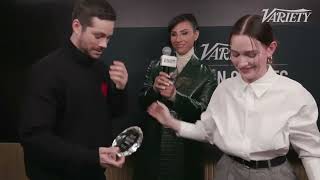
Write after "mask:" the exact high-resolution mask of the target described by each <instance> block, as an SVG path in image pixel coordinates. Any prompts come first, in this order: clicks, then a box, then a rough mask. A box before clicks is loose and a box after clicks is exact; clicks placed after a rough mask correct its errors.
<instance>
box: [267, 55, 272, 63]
mask: <svg viewBox="0 0 320 180" xmlns="http://www.w3.org/2000/svg"><path fill="white" fill-rule="evenodd" d="M267 63H268V64H272V56H270V57H267Z"/></svg>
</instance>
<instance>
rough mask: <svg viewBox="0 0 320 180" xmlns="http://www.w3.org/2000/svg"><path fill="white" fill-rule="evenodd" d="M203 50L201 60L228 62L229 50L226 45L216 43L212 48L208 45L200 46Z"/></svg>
mask: <svg viewBox="0 0 320 180" xmlns="http://www.w3.org/2000/svg"><path fill="white" fill-rule="evenodd" d="M201 47H202V48H204V49H203V51H202V56H201V60H219V61H220V60H225V61H227V60H230V49H229V45H228V44H223V43H216V44H215V45H213V46H212V47H210V44H209V43H207V44H202V45H201Z"/></svg>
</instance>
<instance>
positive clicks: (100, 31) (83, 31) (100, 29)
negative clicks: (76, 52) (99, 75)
mask: <svg viewBox="0 0 320 180" xmlns="http://www.w3.org/2000/svg"><path fill="white" fill-rule="evenodd" d="M113 29H114V21H110V20H101V19H99V18H97V17H93V18H92V19H91V25H90V26H87V27H85V28H84V27H83V26H81V25H80V27H79V29H78V30H79V31H78V33H77V36H76V38H77V47H78V48H79V49H80V50H81V51H82V52H84V53H85V54H87V55H88V56H90V57H91V58H93V59H98V58H100V56H101V55H102V53H103V50H104V49H105V48H107V45H108V43H109V40H110V38H111V37H112V34H113Z"/></svg>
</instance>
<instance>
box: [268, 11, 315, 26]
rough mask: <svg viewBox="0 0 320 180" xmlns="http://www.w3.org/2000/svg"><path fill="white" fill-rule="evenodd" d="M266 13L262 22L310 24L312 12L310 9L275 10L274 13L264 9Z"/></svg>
mask: <svg viewBox="0 0 320 180" xmlns="http://www.w3.org/2000/svg"><path fill="white" fill-rule="evenodd" d="M262 12H264V15H263V18H262V22H277V23H293V22H308V19H309V17H310V15H311V14H312V11H311V10H308V9H296V10H287V9H278V8H274V9H273V10H272V11H269V9H263V10H262Z"/></svg>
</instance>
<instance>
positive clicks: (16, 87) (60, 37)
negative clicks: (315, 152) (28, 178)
mask: <svg viewBox="0 0 320 180" xmlns="http://www.w3.org/2000/svg"><path fill="white" fill-rule="evenodd" d="M109 2H110V3H111V4H112V5H113V6H114V8H115V9H116V11H117V14H118V20H117V22H116V27H117V28H116V29H115V33H114V37H113V38H112V40H111V42H110V44H109V47H108V49H107V50H106V51H105V54H104V55H103V61H105V62H106V63H109V62H110V61H111V60H113V59H121V60H123V61H124V62H125V63H126V66H127V68H128V71H129V93H130V114H129V116H128V117H130V118H128V120H129V121H134V120H139V119H140V118H141V114H142V111H141V110H140V109H139V106H138V104H137V95H138V92H139V89H140V88H141V87H142V83H143V80H144V74H145V70H146V67H147V65H148V64H149V62H150V60H152V59H156V58H159V57H160V56H161V49H162V48H163V47H164V46H166V45H168V33H167V29H166V26H167V23H168V21H169V20H170V19H171V18H172V17H174V16H176V15H177V14H180V13H193V14H194V15H195V16H196V18H197V19H198V21H199V25H200V37H199V41H198V43H197V48H196V54H197V55H198V57H199V58H200V59H201V60H202V61H204V62H205V63H207V64H209V65H210V66H212V67H213V68H215V69H217V70H218V71H217V77H218V83H220V82H221V81H223V80H224V79H226V78H229V77H232V76H235V75H237V72H236V71H234V69H233V67H232V66H231V63H230V59H229V51H228V49H227V38H228V34H229V31H230V26H232V25H233V23H234V22H235V21H236V20H237V19H238V18H239V17H241V16H243V15H245V14H260V15H262V16H263V17H264V18H265V20H266V21H269V22H270V23H271V24H272V26H273V27H274V33H275V35H276V38H277V40H278V42H279V47H278V50H277V52H276V55H275V56H274V68H275V69H276V70H277V72H278V73H279V74H281V75H284V76H288V77H290V78H292V79H295V80H297V81H299V82H300V83H301V84H302V85H303V86H304V87H305V88H306V89H308V90H309V91H310V92H311V94H312V95H313V96H314V98H315V99H316V101H317V103H318V105H319V103H320V101H319V99H320V88H319V86H320V85H319V83H318V81H319V80H318V77H319V72H318V71H317V69H318V68H320V51H319V48H320V46H319V42H320V35H319V32H320V3H319V1H318V0H308V1H305V0H283V1H278V0H269V1H262V0H242V1H236V0H224V1H218V0H199V1H193V0H161V1H159V0H136V1H133V0H127V1H124V0H109ZM72 3H73V1H72V0H16V1H15V3H14V6H13V8H12V9H14V10H13V12H14V13H9V14H8V17H9V19H8V20H9V23H8V25H7V26H6V29H7V30H8V33H5V34H4V39H7V41H5V42H9V43H8V44H7V43H5V45H7V47H9V50H8V51H7V50H6V49H5V51H6V52H4V53H3V55H2V57H3V58H1V72H0V73H1V74H0V78H1V92H0V94H1V95H0V113H1V114H0V118H1V124H0V141H1V142H12V141H14V142H17V141H19V139H18V137H17V124H18V119H19V106H20V104H21V99H22V97H23V94H24V90H25V89H24V86H25V80H26V79H25V76H26V70H27V69H28V68H29V67H30V66H31V64H33V63H34V62H36V61H38V60H39V59H40V58H42V57H43V56H45V55H47V54H48V53H49V52H51V51H53V50H54V49H56V48H58V47H59V46H60V45H61V44H63V43H64V41H65V40H66V39H68V38H69V35H70V32H71V10H72V8H71V7H72ZM8 7H9V6H8ZM10 7H11V6H10ZM5 9H6V8H5ZM8 36H9V37H8ZM318 126H319V121H318Z"/></svg>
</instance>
